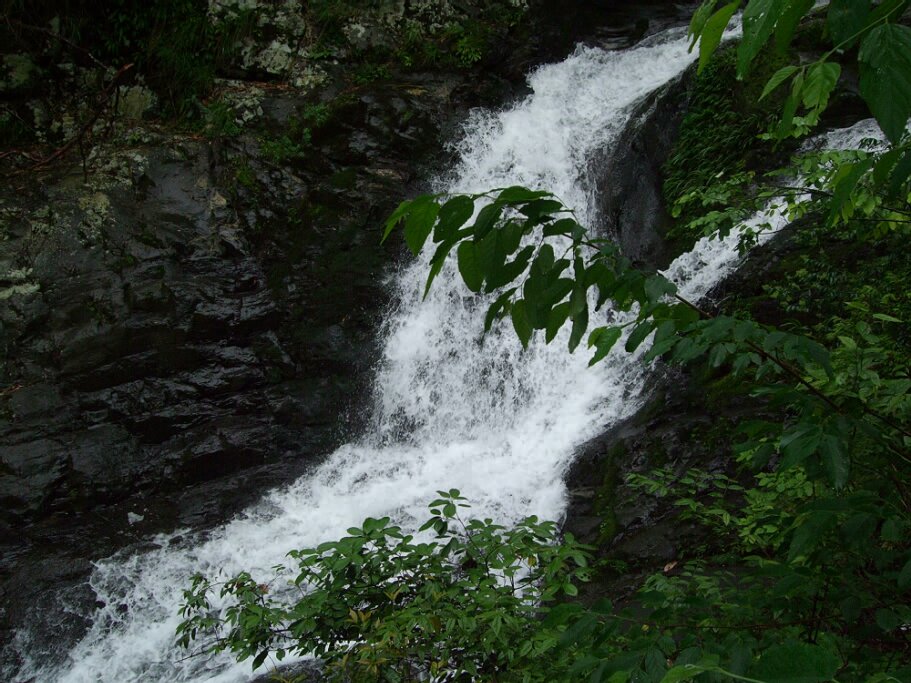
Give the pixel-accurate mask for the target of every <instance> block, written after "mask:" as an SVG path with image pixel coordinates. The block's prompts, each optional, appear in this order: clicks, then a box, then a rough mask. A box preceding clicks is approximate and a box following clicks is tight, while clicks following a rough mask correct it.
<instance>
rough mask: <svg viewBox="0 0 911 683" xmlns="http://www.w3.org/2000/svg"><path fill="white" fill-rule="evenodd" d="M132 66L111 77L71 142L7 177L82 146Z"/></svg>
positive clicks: (125, 67)
mask: <svg viewBox="0 0 911 683" xmlns="http://www.w3.org/2000/svg"><path fill="white" fill-rule="evenodd" d="M132 68H133V64H132V63H130V64H125V65H124V66H122V67H120V69H119V70H118V71H117V73H115V74H114V77H113V78H112V79H111V82H110V83H108V84H107V86H105V88H104V90H102V91H101V97H100V98H99V99H100V103H99V105H98V106H97V107H96V108H95V113H94V114H93V115H92V117H91V118H90V119H89V120H88V121H87V122H86V123H85V125H83V126H82V128H80V129H79V132H78V133H77V134H76V135H75V136H74V137H73V138H71V139H70V140H69V142H67V143H66V144H65V145H63V146H62V147H60V148H58V149H57V150H55V151H54V153H53V154H51V155H50V156H48V157H46V158H45V159H42V160H40V161H38V162H37V163H35V164H34V165H32V166H30V167H29V168H27V169H22V170H19V171H16V172H15V173H11V174H9V176H7V177H10V176H15V175H19V174H20V173H26V172H30V171H37V170H39V169H41V168H43V167H44V166H47V165H48V164H49V163H51V162H52V161H54V160H56V159H60V158H62V157H63V156H64V155H66V153H67V152H69V151H70V150H71V149H72V148H73V147H74V146H76V145H79V146H80V147H81V146H82V144H83V142H84V139H85V136H86V134H87V133H89V131H91V129H92V127H93V126H94V125H95V122H96V121H97V120H98V119H99V118H100V117H101V114H102V113H103V112H104V110H105V109H106V108H107V104H108V102H109V101H110V99H111V95H112V93H113V92H114V91H115V90H116V88H115V86H116V85H117V82H118V81H119V80H120V78H121V76H123V75H124V74H125V73H126V72H127V71H129V70H130V69H132Z"/></svg>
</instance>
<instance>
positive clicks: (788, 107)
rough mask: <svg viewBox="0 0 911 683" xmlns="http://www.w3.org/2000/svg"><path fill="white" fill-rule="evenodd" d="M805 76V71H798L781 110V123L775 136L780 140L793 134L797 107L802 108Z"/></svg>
mask: <svg viewBox="0 0 911 683" xmlns="http://www.w3.org/2000/svg"><path fill="white" fill-rule="evenodd" d="M803 84H804V76H803V71H798V72H797V75H796V76H794V80H792V81H791V92H790V94H789V95H788V97H787V99H786V100H785V102H784V105H783V106H782V108H781V122H780V123H779V124H778V129H777V130H776V131H775V135H776V136H777V137H778V138H786V137H788V136H789V135H790V134H791V130H792V129H793V124H794V114H796V113H797V107H798V106H800V101H801V93H802V91H803Z"/></svg>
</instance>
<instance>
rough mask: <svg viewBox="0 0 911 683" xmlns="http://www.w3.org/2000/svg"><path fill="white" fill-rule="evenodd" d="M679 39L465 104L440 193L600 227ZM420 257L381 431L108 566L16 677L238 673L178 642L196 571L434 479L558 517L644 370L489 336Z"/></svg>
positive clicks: (703, 281) (715, 256)
mask: <svg viewBox="0 0 911 683" xmlns="http://www.w3.org/2000/svg"><path fill="white" fill-rule="evenodd" d="M687 47H688V44H687V39H686V36H685V34H684V31H683V30H682V29H681V30H672V31H669V32H665V33H663V34H660V35H659V36H657V37H653V38H652V39H650V40H649V42H647V43H643V44H642V45H640V46H637V47H635V48H632V49H629V50H625V51H622V52H608V51H604V50H600V49H596V48H588V47H580V48H578V49H577V50H576V52H575V53H574V54H573V55H571V56H570V57H569V58H567V59H566V60H565V61H563V62H561V63H559V64H553V65H548V66H544V67H541V68H539V69H537V70H536V71H535V72H534V73H532V74H531V75H530V76H529V85H530V87H531V90H532V94H531V95H529V96H528V97H527V98H526V99H525V100H524V101H522V102H520V103H518V104H517V105H515V106H513V107H511V108H508V109H506V110H503V111H497V112H490V111H487V112H476V113H475V114H473V115H472V116H471V118H470V120H469V121H468V122H467V123H466V124H465V126H464V132H463V135H462V136H461V138H460V139H459V140H458V141H457V142H456V143H455V147H456V149H457V151H458V153H459V158H460V161H459V163H458V165H457V167H456V168H455V169H454V170H453V171H452V172H451V173H449V174H448V175H447V177H446V178H444V179H441V180H440V181H439V183H438V189H440V190H442V191H448V192H477V191H482V190H487V189H490V188H493V187H504V186H508V185H515V184H521V185H526V186H530V187H537V188H547V189H549V190H551V191H552V192H554V194H556V195H557V196H558V197H560V198H561V199H562V200H563V201H564V203H565V204H566V205H567V206H569V207H572V208H573V209H574V210H575V211H576V216H577V219H578V220H579V221H580V222H581V223H582V224H583V225H589V226H591V225H594V223H595V220H596V216H594V214H593V209H592V208H591V207H592V206H593V202H592V197H591V196H589V192H590V190H588V189H587V188H589V187H591V184H590V183H588V182H586V178H585V176H584V170H583V169H585V168H586V166H587V163H586V162H587V161H588V159H589V158H590V157H591V155H592V154H593V153H594V152H595V151H597V150H602V149H605V148H608V147H609V146H610V145H611V143H612V141H613V140H614V139H615V138H616V136H617V135H618V134H619V132H620V131H621V130H623V128H624V126H625V124H626V123H627V121H628V119H629V116H630V113H631V111H632V110H633V108H634V106H635V105H636V103H637V102H639V101H640V100H641V98H642V97H643V96H645V95H647V94H649V93H651V92H653V91H654V90H656V89H657V88H660V87H661V86H663V85H665V84H666V83H668V82H669V81H671V80H673V79H674V78H676V77H677V76H679V75H680V74H681V73H682V72H683V70H684V69H685V68H686V67H687V66H688V65H689V64H690V63H691V62H692V61H693V59H694V55H692V54H690V53H689V52H688V51H687ZM736 246H737V245H736V239H733V240H732V239H730V238H729V239H728V240H725V241H722V242H719V241H708V240H703V241H701V242H700V243H699V244H697V246H696V248H695V249H694V250H693V251H692V252H690V253H688V254H686V255H684V256H682V257H681V258H680V259H678V260H677V261H676V262H675V263H674V264H673V265H672V266H671V268H669V270H668V274H669V275H670V276H671V277H672V278H673V279H674V280H675V281H677V283H678V284H679V285H680V287H681V289H682V292H683V293H684V295H686V296H688V297H690V298H692V299H698V298H699V297H701V296H702V295H703V294H705V292H706V291H708V289H709V288H710V287H711V286H712V285H713V284H715V283H717V282H718V281H719V280H720V279H721V278H723V277H724V276H725V275H726V274H727V273H728V272H730V270H731V269H732V268H734V267H735V265H736V263H737V260H738V254H737V249H736ZM428 260H429V254H425V255H424V256H422V257H421V258H418V259H416V260H415V261H414V262H411V263H409V264H408V265H406V266H404V267H402V268H401V270H400V271H399V272H397V273H395V274H394V275H393V277H392V279H391V281H390V286H391V287H392V288H393V289H394V292H395V295H396V296H395V300H396V301H397V304H396V305H395V307H394V309H393V310H392V311H391V312H390V314H389V316H388V323H387V324H386V326H385V328H384V330H383V339H384V352H383V356H382V361H381V363H380V366H379V368H378V370H377V373H376V378H375V381H374V394H375V406H374V409H373V415H372V422H371V424H372V427H371V428H370V429H368V430H367V432H366V433H365V434H364V435H362V436H361V437H360V438H358V439H357V440H355V441H353V442H352V443H349V444H347V445H345V446H343V447H341V448H339V449H338V450H337V451H336V452H334V453H332V454H331V455H329V456H328V457H327V458H326V460H325V462H323V463H322V464H321V465H319V466H317V467H316V468H315V469H314V470H313V471H312V472H311V473H310V474H308V475H306V476H304V477H302V478H301V479H299V480H298V481H296V482H295V483H293V484H292V485H290V486H287V487H285V488H282V489H279V490H275V491H272V492H271V493H268V494H267V495H266V496H265V497H264V498H263V500H262V501H261V502H260V503H259V504H257V505H256V506H254V507H252V508H250V509H248V510H246V511H244V512H242V513H241V514H239V515H238V516H237V518H235V519H234V520H233V521H231V522H229V523H227V524H226V525H224V526H223V527H220V528H217V529H215V530H212V531H209V532H207V533H204V534H190V533H184V532H178V533H174V534H170V535H163V536H159V537H157V538H155V539H154V540H153V544H154V546H155V549H153V550H151V551H148V552H144V553H141V554H133V555H118V556H115V557H112V558H109V559H106V560H102V561H100V562H98V563H97V564H96V566H95V569H94V572H93V574H92V576H91V586H92V588H93V589H94V590H95V592H96V593H97V595H98V600H99V604H102V605H103V606H102V607H99V608H98V609H97V610H96V612H95V613H94V614H93V615H92V616H91V618H92V625H91V626H90V628H89V629H88V632H87V633H86V635H85V636H84V638H83V639H82V640H81V641H80V642H79V643H78V644H77V645H76V646H75V647H74V648H73V649H72V650H71V651H70V652H69V653H68V655H67V656H66V658H65V660H64V661H62V662H56V663H54V662H49V661H48V660H45V659H42V658H40V657H29V656H28V634H27V633H23V634H21V635H20V647H21V648H22V650H23V652H24V654H25V658H26V664H25V666H24V668H23V669H22V670H21V671H20V672H18V674H17V678H16V680H20V681H25V680H28V679H30V678H32V677H34V678H35V679H36V680H39V681H48V682H58V681H59V682H67V683H82V682H89V681H91V682H95V681H117V682H118V683H120V682H125V681H139V680H142V681H168V682H171V681H199V682H202V681H207V682H210V683H214V682H218V683H233V682H237V681H246V680H249V679H250V677H251V671H250V665H249V663H244V664H237V663H235V662H234V661H233V660H232V659H231V658H230V657H229V656H219V657H213V658H209V657H187V653H186V652H184V651H182V650H180V649H178V648H176V647H175V645H174V641H175V628H176V626H177V624H178V623H179V621H180V617H179V616H178V607H179V605H180V601H181V597H182V596H181V590H182V589H183V588H184V587H185V586H186V585H187V582H188V577H189V576H190V575H191V574H193V573H195V572H203V573H207V574H210V575H213V574H217V573H218V572H223V573H224V574H226V575H231V574H234V573H236V572H238V571H241V570H249V571H251V573H252V574H253V575H254V576H260V577H264V578H268V577H271V575H272V573H271V570H270V568H271V567H272V566H274V565H276V564H281V563H283V562H284V561H285V559H286V558H285V554H286V553H287V551H288V550H289V549H292V548H300V547H311V546H314V545H316V544H319V543H320V542H323V541H326V540H331V539H335V538H337V537H339V536H341V535H343V534H344V532H345V530H346V529H347V528H348V527H350V526H352V525H355V524H359V523H360V522H361V521H362V520H363V519H364V518H365V517H367V516H374V517H379V516H384V515H391V516H392V517H393V518H394V519H395V520H396V521H397V522H399V523H401V524H402V525H403V526H405V527H406V528H408V527H411V528H413V527H414V526H415V525H416V524H419V523H420V522H422V521H423V520H424V519H425V517H426V512H427V511H426V503H427V502H429V500H430V499H432V497H433V496H434V492H435V491H436V490H437V489H442V488H446V489H448V488H452V487H455V488H459V489H461V491H462V492H463V494H464V495H466V496H468V497H469V499H470V501H471V503H472V505H473V512H474V513H475V514H477V515H478V516H483V517H493V518H496V519H498V520H501V521H503V522H505V523H509V522H511V521H515V520H518V519H520V518H522V517H524V516H526V515H529V514H537V515H539V516H540V517H543V518H548V519H559V518H560V517H561V516H562V515H563V514H564V510H565V504H566V490H565V487H564V483H563V474H564V472H565V470H566V468H567V466H568V464H569V463H570V462H571V459H572V456H573V452H574V449H575V448H576V447H577V446H578V445H580V444H581V443H583V442H584V441H586V440H588V439H590V438H591V437H593V436H595V435H597V434H598V433H600V432H602V431H603V430H604V429H605V428H606V427H607V426H609V425H610V424H612V423H614V422H616V421H617V420H620V419H622V418H623V417H625V416H628V415H630V414H632V413H633V412H634V411H635V410H636V409H637V408H638V406H639V405H640V404H641V400H642V387H643V382H644V378H645V371H646V369H645V368H644V367H643V366H642V364H641V363H639V362H637V361H636V359H635V358H632V357H630V356H629V355H628V354H624V353H623V352H622V351H620V352H618V353H614V354H612V355H610V356H609V357H608V358H607V359H606V360H605V361H603V362H602V363H600V364H599V365H597V366H596V367H594V368H591V369H589V368H588V367H587V363H588V354H587V353H585V352H582V351H580V352H577V353H576V354H574V355H570V354H569V353H567V351H566V345H565V339H563V338H558V339H557V340H556V341H555V342H554V343H553V344H551V345H549V346H547V345H544V344H543V340H540V339H538V340H535V341H533V343H532V344H531V345H530V347H529V349H528V350H527V351H524V352H523V351H522V349H521V347H520V345H519V343H518V341H517V340H516V338H515V336H514V334H513V333H512V330H511V329H510V328H509V327H508V325H506V326H503V329H500V330H495V331H494V332H493V333H492V334H490V335H487V336H483V335H482V329H483V318H484V311H485V302H484V301H483V300H479V297H477V296H475V295H472V294H471V293H470V292H468V291H467V289H465V288H464V287H463V286H462V284H461V282H460V280H459V278H458V274H457V273H456V271H455V268H454V267H453V266H452V265H449V266H447V268H445V269H444V271H443V272H442V273H441V274H440V275H439V276H438V278H437V280H436V283H435V285H434V288H433V290H432V291H431V294H430V296H429V297H428V298H427V299H426V300H425V301H421V295H422V292H423V286H424V280H425V278H426V274H427V269H428Z"/></svg>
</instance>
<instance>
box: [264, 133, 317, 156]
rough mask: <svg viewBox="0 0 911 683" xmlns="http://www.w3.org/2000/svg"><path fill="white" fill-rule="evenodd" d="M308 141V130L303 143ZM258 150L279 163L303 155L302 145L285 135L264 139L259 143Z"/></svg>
mask: <svg viewBox="0 0 911 683" xmlns="http://www.w3.org/2000/svg"><path fill="white" fill-rule="evenodd" d="M309 141H310V132H309V130H308V131H307V135H306V136H305V138H304V144H306V143H308V142H309ZM259 148H260V151H261V152H262V153H263V156H264V157H265V158H266V159H268V160H269V161H271V162H273V163H276V164H281V163H284V162H286V161H289V160H291V159H297V158H299V157H302V156H303V155H304V147H303V146H302V145H301V144H298V143H296V142H294V141H293V140H291V138H289V137H288V136H287V135H282V136H281V137H278V138H272V139H264V140H262V141H260V144H259Z"/></svg>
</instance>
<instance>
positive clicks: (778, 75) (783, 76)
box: [759, 65, 798, 100]
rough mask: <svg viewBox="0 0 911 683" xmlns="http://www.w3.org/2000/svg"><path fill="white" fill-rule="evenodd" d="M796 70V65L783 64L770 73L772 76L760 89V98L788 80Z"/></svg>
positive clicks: (763, 97)
mask: <svg viewBox="0 0 911 683" xmlns="http://www.w3.org/2000/svg"><path fill="white" fill-rule="evenodd" d="M797 70H798V67H796V66H792V65H789V66H784V67H782V68H780V69H779V70H778V71H776V72H775V73H774V74H772V77H771V78H770V79H769V82H768V83H766V84H765V88H763V90H762V95H760V96H759V99H760V100H763V99H765V98H766V97H767V96H768V95H769V94H770V93H772V92H773V91H774V90H775V88H777V87H778V86H779V85H781V84H782V83H784V82H785V81H786V80H788V79H789V78H790V77H791V76H793V75H794V74H795V73H796V72H797Z"/></svg>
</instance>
